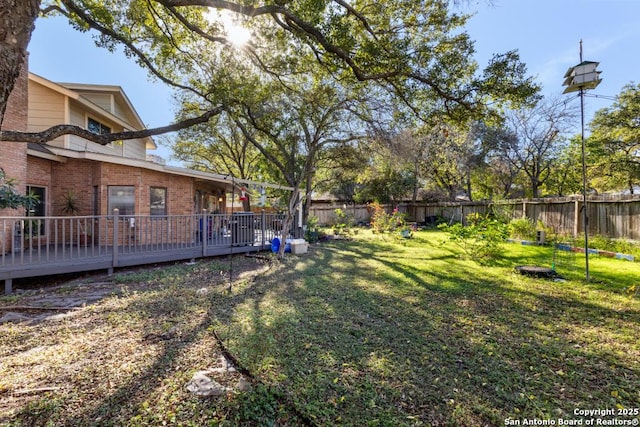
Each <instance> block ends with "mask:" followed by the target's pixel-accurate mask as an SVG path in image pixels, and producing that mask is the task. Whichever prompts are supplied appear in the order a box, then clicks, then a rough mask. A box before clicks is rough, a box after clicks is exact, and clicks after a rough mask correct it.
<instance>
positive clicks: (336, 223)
mask: <svg viewBox="0 0 640 427" xmlns="http://www.w3.org/2000/svg"><path fill="white" fill-rule="evenodd" d="M333 213H334V217H333V224H332V226H333V232H334V233H335V234H341V233H349V231H350V229H351V227H352V226H353V223H354V220H353V216H352V215H349V214H348V213H346V212H345V211H343V210H342V209H340V208H338V209H336V210H335V211H333Z"/></svg>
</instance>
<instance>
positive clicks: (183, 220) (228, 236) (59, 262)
mask: <svg viewBox="0 0 640 427" xmlns="http://www.w3.org/2000/svg"><path fill="white" fill-rule="evenodd" d="M283 218H284V216H283V215H280V214H268V213H264V212H263V213H252V212H238V213H233V214H210V213H208V212H203V213H202V214H195V215H167V216H158V215H126V216H125V215H120V214H119V212H118V211H117V210H115V211H114V213H113V215H110V216H72V217H2V218H0V280H4V281H5V291H8V292H11V280H12V279H14V278H21V277H31V276H42V275H49V274H60V273H67V272H78V271H89V270H96V269H103V268H106V269H108V270H109V271H111V270H112V269H113V268H115V267H122V266H130V265H140V264H149V263H154V262H164V261H172V260H180V259H190V258H197V257H204V256H215V255H222V254H231V253H241V252H249V251H258V250H263V249H268V248H269V247H270V244H271V241H272V240H273V238H274V237H280V238H282V237H283V233H282V223H283ZM300 233H301V229H299V228H297V227H294V228H293V229H292V230H290V231H289V233H287V236H286V237H300V236H299V234H300Z"/></svg>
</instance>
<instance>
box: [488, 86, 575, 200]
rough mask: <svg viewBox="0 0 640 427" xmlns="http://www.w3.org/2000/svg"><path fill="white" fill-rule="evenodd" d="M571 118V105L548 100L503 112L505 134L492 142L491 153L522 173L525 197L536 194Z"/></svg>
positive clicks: (553, 160)
mask: <svg viewBox="0 0 640 427" xmlns="http://www.w3.org/2000/svg"><path fill="white" fill-rule="evenodd" d="M574 117H575V111H574V110H573V109H572V108H570V107H568V106H567V104H565V103H563V102H558V101H555V100H552V99H543V100H540V101H538V102H537V103H536V104H535V105H533V106H531V107H526V106H525V107H522V108H518V109H513V110H509V111H507V113H506V114H505V122H504V127H505V129H504V132H505V136H508V137H506V138H499V139H497V140H496V141H495V142H496V144H495V155H497V156H499V157H500V159H501V160H502V161H504V162H506V163H510V164H511V166H512V167H513V168H514V169H516V170H519V171H520V172H521V173H522V174H524V175H525V177H526V180H527V183H528V191H527V193H528V194H527V195H528V196H530V197H534V198H535V197H540V195H541V189H542V188H543V185H544V184H545V182H546V181H547V179H548V178H549V176H550V174H551V171H552V168H553V166H554V164H555V162H556V161H557V158H558V155H559V153H560V152H561V151H562V148H563V143H564V136H563V135H565V134H566V133H567V132H568V131H569V130H570V129H571V127H572V126H573V125H574V123H575V120H574Z"/></svg>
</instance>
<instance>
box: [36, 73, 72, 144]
mask: <svg viewBox="0 0 640 427" xmlns="http://www.w3.org/2000/svg"><path fill="white" fill-rule="evenodd" d="M65 98H66V97H65V96H64V95H62V94H60V93H58V92H55V91H53V90H51V89H49V88H47V87H45V86H42V85H41V84H39V83H37V82H34V81H32V80H29V97H28V99H29V104H28V105H29V114H28V116H29V118H28V131H29V132H39V131H43V130H45V129H48V128H50V127H51V126H55V125H59V124H63V123H66V120H65V109H66V107H65ZM64 140H65V137H64V136H61V137H58V138H56V139H55V140H53V141H50V142H49V144H50V145H53V146H56V147H64Z"/></svg>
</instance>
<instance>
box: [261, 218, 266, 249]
mask: <svg viewBox="0 0 640 427" xmlns="http://www.w3.org/2000/svg"><path fill="white" fill-rule="evenodd" d="M266 225H267V222H266V219H265V217H264V209H262V211H261V213H260V230H262V233H261V234H262V242H261V247H260V250H262V249H264V244H265V240H266V238H265V234H266V231H267V227H266Z"/></svg>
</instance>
